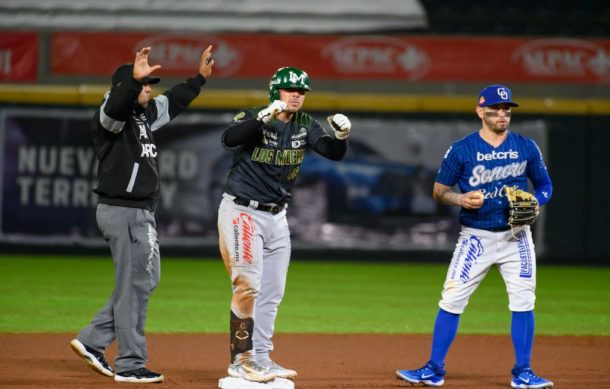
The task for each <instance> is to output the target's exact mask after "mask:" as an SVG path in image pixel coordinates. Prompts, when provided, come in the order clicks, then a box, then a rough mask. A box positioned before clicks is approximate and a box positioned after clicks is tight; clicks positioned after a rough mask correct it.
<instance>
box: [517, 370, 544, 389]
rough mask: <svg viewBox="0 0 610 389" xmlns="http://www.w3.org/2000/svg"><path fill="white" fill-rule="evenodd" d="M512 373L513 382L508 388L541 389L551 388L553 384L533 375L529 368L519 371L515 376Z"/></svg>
mask: <svg viewBox="0 0 610 389" xmlns="http://www.w3.org/2000/svg"><path fill="white" fill-rule="evenodd" d="M515 373H516V372H515V371H513V375H514V377H513V380H512V381H511V382H510V386H512V387H513V388H520V389H541V388H552V387H553V382H552V381H549V380H547V379H546V378H542V377H539V376H537V375H536V374H534V372H533V371H532V369H530V368H529V367H527V368H525V369H523V370H521V371H520V372H519V374H515Z"/></svg>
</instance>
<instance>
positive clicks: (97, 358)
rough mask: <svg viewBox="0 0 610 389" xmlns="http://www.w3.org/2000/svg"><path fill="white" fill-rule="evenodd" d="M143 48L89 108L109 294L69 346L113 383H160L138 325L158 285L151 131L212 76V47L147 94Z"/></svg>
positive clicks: (149, 68)
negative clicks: (178, 76) (194, 69)
mask: <svg viewBox="0 0 610 389" xmlns="http://www.w3.org/2000/svg"><path fill="white" fill-rule="evenodd" d="M149 53H150V47H145V48H143V49H142V50H140V51H139V52H138V53H137V54H136V57H135V61H134V63H133V64H125V65H121V66H119V67H118V68H117V69H116V70H115V72H114V74H113V76H112V89H111V90H110V91H109V92H107V93H106V95H105V96H104V100H103V102H102V105H101V107H100V108H99V109H98V110H97V112H96V113H95V116H94V117H93V121H92V124H91V133H92V136H93V143H94V147H95V153H96V157H97V159H98V162H99V167H98V177H97V181H98V182H97V184H98V185H97V188H96V189H94V192H95V193H97V194H98V196H99V204H98V206H97V213H96V217H97V223H98V226H99V228H100V230H101V232H102V234H103V236H104V239H105V240H106V241H107V242H108V243H109V245H110V251H111V252H112V258H113V261H114V268H115V277H114V282H115V286H114V291H113V292H112V295H111V296H110V299H109V300H108V302H107V303H106V305H105V306H104V307H103V308H102V309H101V310H100V311H99V312H98V313H97V314H96V315H95V317H94V318H93V320H92V321H91V324H90V325H89V326H87V327H85V328H84V329H83V330H81V331H80V333H79V335H78V336H77V337H76V339H74V340H72V342H71V343H70V345H71V347H72V349H73V350H74V351H75V352H76V353H77V355H79V356H80V357H81V358H82V359H83V360H84V361H85V362H86V363H87V364H88V365H89V366H90V367H91V368H92V369H93V370H95V371H96V372H98V373H100V374H103V375H106V376H109V377H114V380H115V381H119V382H136V383H152V382H162V381H163V375H161V374H159V373H154V372H152V371H150V370H148V369H147V368H146V360H147V351H146V338H145V336H144V326H145V323H146V312H147V306H148V299H149V297H150V295H151V293H152V291H153V290H154V289H155V287H156V286H157V284H158V282H159V277H160V270H161V269H160V256H159V242H158V241H157V229H156V222H155V218H154V212H155V207H156V204H157V201H158V199H159V188H160V180H159V170H158V167H157V146H156V145H155V141H154V138H153V133H154V131H155V130H158V129H159V128H161V127H162V126H163V125H165V124H166V123H168V122H169V121H170V120H172V119H173V118H175V117H176V116H177V115H178V114H180V113H181V112H182V111H184V110H185V109H186V108H187V107H188V106H189V105H190V103H191V102H192V101H193V100H194V99H195V98H196V97H197V96H198V95H199V91H200V89H201V87H202V86H203V85H204V84H205V82H206V79H207V78H209V76H210V75H211V73H212V66H213V65H214V60H212V59H211V55H212V47H211V46H210V47H208V48H207V49H206V50H205V51H204V52H203V53H202V54H201V59H200V63H199V69H198V70H199V71H198V73H197V75H195V77H194V78H189V79H187V80H186V82H184V83H181V84H178V85H176V86H174V87H172V88H171V89H168V90H167V91H165V92H164V93H163V94H162V95H160V96H157V97H156V98H154V99H150V93H151V87H150V85H151V84H156V83H158V82H159V81H160V80H159V78H156V77H152V76H151V73H152V72H153V71H155V70H157V69H159V68H160V67H161V66H160V65H154V66H150V65H149V64H148V55H149ZM115 339H117V340H118V345H119V351H118V355H117V357H116V360H115V370H116V372H115V371H114V370H113V369H112V368H111V367H110V365H109V364H108V362H107V361H106V359H105V357H104V350H106V347H108V345H109V344H110V343H112V342H113V341H114V340H115Z"/></svg>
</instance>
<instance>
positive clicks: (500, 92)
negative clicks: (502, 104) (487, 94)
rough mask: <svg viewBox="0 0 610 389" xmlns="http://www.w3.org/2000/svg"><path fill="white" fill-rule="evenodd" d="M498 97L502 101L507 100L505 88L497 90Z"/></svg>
mask: <svg viewBox="0 0 610 389" xmlns="http://www.w3.org/2000/svg"><path fill="white" fill-rule="evenodd" d="M498 96H500V98H501V99H502V100H506V99H508V91H507V90H506V88H498Z"/></svg>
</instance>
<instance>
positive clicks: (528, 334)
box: [510, 311, 534, 368]
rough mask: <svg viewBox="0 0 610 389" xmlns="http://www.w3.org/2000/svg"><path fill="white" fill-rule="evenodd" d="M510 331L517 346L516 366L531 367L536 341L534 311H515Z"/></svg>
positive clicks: (514, 344) (515, 346)
mask: <svg viewBox="0 0 610 389" xmlns="http://www.w3.org/2000/svg"><path fill="white" fill-rule="evenodd" d="M510 333H511V336H512V338H513V346H514V348H515V367H519V368H523V367H529V366H530V360H531V357H532V345H533V343H534V311H527V312H513V316H512V320H511V326H510Z"/></svg>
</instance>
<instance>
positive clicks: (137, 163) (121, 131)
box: [91, 74, 206, 212]
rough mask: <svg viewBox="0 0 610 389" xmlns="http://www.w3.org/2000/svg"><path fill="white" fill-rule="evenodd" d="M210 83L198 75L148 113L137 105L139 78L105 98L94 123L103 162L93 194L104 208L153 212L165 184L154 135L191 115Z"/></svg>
mask: <svg viewBox="0 0 610 389" xmlns="http://www.w3.org/2000/svg"><path fill="white" fill-rule="evenodd" d="M205 82H206V80H205V78H204V77H203V76H201V75H200V74H198V75H197V76H195V77H194V78H189V79H188V80H187V81H186V82H184V83H180V84H178V85H176V86H174V87H172V88H171V89H168V90H167V91H165V92H164V93H163V94H162V95H159V96H157V97H156V98H154V99H151V100H150V101H149V102H148V106H147V107H146V108H143V107H141V106H140V105H139V104H137V98H138V95H139V94H140V91H141V90H142V88H143V84H142V83H141V82H139V81H137V80H135V79H134V78H130V79H129V80H127V81H126V82H122V83H119V84H118V85H117V86H116V87H113V88H112V89H111V90H110V92H107V93H106V95H105V96H104V100H103V102H102V105H101V107H100V108H99V109H98V110H97V111H96V112H95V115H94V117H93V120H92V123H91V134H92V136H93V143H94V148H95V154H96V157H97V159H98V162H99V165H98V172H97V188H95V189H94V190H93V191H94V192H95V193H97V194H98V196H99V202H100V203H102V204H109V205H117V206H123V207H131V208H143V209H148V210H149V211H151V212H154V210H155V207H156V204H157V200H158V199H159V189H160V179H159V169H158V165H157V147H156V145H155V141H154V138H153V132H154V131H156V130H158V129H159V128H161V127H162V126H163V125H165V124H167V123H168V122H169V121H170V120H172V119H173V118H175V117H176V116H177V115H178V114H179V113H181V112H182V111H184V110H186V109H187V108H188V106H189V104H190V103H191V102H192V101H193V100H194V99H195V98H196V97H197V96H198V95H199V92H200V90H201V87H202V86H203V85H204V84H205Z"/></svg>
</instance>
